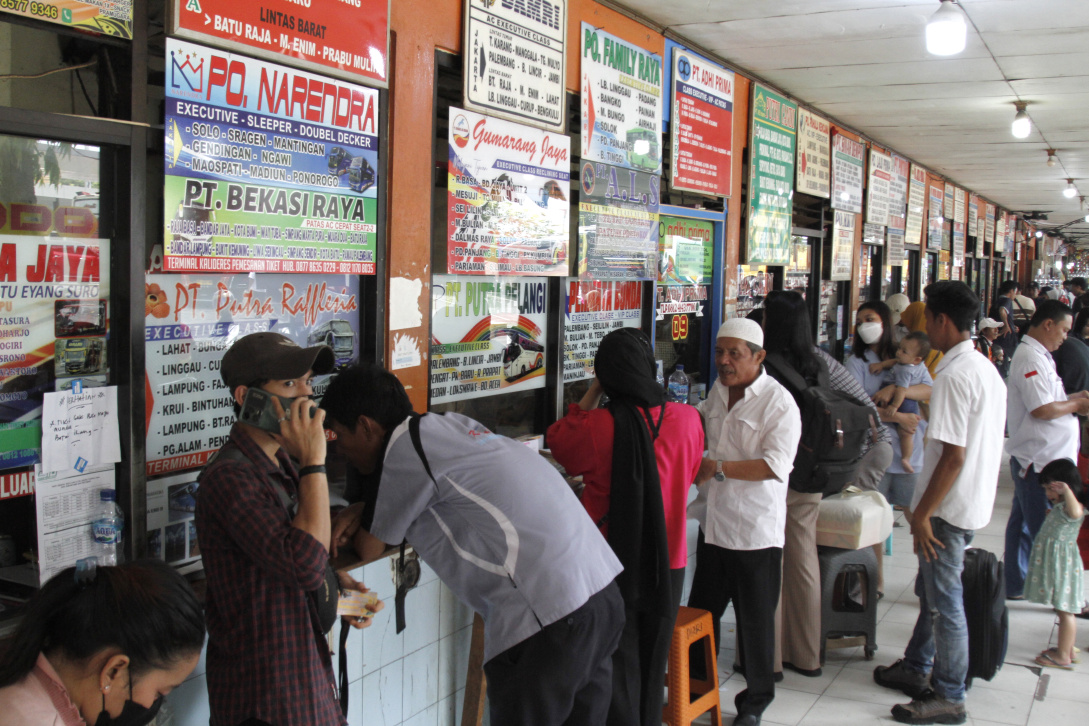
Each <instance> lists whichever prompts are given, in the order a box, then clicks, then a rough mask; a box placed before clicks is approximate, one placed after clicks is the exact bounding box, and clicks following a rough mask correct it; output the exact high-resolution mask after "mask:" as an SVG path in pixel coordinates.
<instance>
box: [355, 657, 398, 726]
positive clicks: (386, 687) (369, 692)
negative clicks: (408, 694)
mask: <svg viewBox="0 0 1089 726" xmlns="http://www.w3.org/2000/svg"><path fill="white" fill-rule="evenodd" d="M402 677H403V672H402V669H401V661H397V662H396V663H393V664H392V665H389V666H386V667H385V668H382V669H381V670H379V671H377V672H375V673H371V674H370V675H366V676H363V681H362V684H363V699H362V703H361V706H362V709H363V718H364V723H365V724H366V725H367V726H398V724H400V723H401V721H402V718H401V715H402V710H401V705H402V704H401V694H402ZM353 726H354V725H353Z"/></svg>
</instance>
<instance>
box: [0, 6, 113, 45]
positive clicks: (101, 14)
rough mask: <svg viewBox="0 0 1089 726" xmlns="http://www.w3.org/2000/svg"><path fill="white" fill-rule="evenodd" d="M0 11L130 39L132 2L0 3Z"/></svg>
mask: <svg viewBox="0 0 1089 726" xmlns="http://www.w3.org/2000/svg"><path fill="white" fill-rule="evenodd" d="M0 11H3V12H5V13H11V14H12V15H19V16H21V17H24V18H33V19H34V20H43V21H45V22H47V23H56V24H57V25H67V26H69V27H72V28H78V29H79V30H90V31H94V32H96V33H102V34H103V35H109V36H112V37H114V38H124V39H125V40H132V0H98V2H79V0H41V1H40V2H37V1H31V0H0Z"/></svg>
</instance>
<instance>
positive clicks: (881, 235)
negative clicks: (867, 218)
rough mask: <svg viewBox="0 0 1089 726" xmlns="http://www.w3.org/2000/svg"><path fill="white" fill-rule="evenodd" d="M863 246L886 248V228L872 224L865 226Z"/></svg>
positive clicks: (863, 229) (863, 228)
mask: <svg viewBox="0 0 1089 726" xmlns="http://www.w3.org/2000/svg"><path fill="white" fill-rule="evenodd" d="M862 244H865V245H877V246H879V247H881V246H884V244H885V228H884V227H883V226H882V225H880V224H870V223H869V222H866V223H865V224H863V225H862Z"/></svg>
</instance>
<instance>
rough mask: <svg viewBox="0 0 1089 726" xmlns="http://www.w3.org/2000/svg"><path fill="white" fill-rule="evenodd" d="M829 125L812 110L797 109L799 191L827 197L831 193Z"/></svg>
mask: <svg viewBox="0 0 1089 726" xmlns="http://www.w3.org/2000/svg"><path fill="white" fill-rule="evenodd" d="M831 130H832V125H831V124H830V123H829V122H828V120H827V119H824V118H821V117H820V116H818V115H816V114H815V113H811V112H809V111H806V110H805V109H804V108H799V109H798V161H797V172H798V177H797V180H796V186H797V189H798V191H799V192H803V193H805V194H811V195H813V196H814V197H823V198H824V199H828V197H829V196H831V194H832V153H831V146H832V139H831Z"/></svg>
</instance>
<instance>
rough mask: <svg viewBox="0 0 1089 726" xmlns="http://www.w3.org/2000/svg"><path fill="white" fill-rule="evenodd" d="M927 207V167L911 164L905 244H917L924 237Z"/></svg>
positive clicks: (905, 221) (905, 222)
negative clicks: (924, 217)
mask: <svg viewBox="0 0 1089 726" xmlns="http://www.w3.org/2000/svg"><path fill="white" fill-rule="evenodd" d="M925 207H926V169H924V168H923V167H921V166H918V165H916V164H912V165H911V180H910V182H909V183H908V203H907V216H906V218H905V220H904V244H909V245H917V244H921V243H922V237H923V209H924V208H925Z"/></svg>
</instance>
